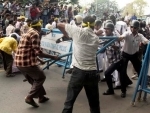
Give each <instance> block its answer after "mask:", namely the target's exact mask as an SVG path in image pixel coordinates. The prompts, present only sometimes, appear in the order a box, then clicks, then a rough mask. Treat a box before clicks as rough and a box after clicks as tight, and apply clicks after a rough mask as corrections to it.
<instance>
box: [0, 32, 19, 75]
mask: <svg viewBox="0 0 150 113" xmlns="http://www.w3.org/2000/svg"><path fill="white" fill-rule="evenodd" d="M16 39H17V36H16V35H12V36H11V37H5V38H0V52H1V55H2V58H3V64H4V70H5V71H6V77H13V76H15V75H14V74H12V65H13V56H12V52H15V51H16V49H17V40H16Z"/></svg>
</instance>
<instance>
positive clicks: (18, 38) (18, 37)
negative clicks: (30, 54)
mask: <svg viewBox="0 0 150 113" xmlns="http://www.w3.org/2000/svg"><path fill="white" fill-rule="evenodd" d="M12 34H15V35H16V36H17V41H20V38H21V36H20V35H18V34H17V33H11V34H10V35H9V37H11V35H12Z"/></svg>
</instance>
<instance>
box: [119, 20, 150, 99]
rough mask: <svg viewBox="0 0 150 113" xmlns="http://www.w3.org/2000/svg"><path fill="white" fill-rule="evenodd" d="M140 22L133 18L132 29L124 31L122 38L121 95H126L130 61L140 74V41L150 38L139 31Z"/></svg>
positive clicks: (143, 41)
mask: <svg viewBox="0 0 150 113" xmlns="http://www.w3.org/2000/svg"><path fill="white" fill-rule="evenodd" d="M139 27H140V23H139V21H137V20H133V21H132V23H131V26H130V29H131V31H127V32H125V33H123V35H122V36H121V37H120V40H122V39H124V40H125V43H124V46H123V52H122V63H123V68H122V70H121V76H120V80H121V87H122V94H121V97H123V98H124V97H126V82H127V81H126V79H125V78H126V77H127V65H128V61H131V63H132V64H133V67H134V69H135V71H136V72H137V73H138V75H139V74H140V70H141V60H140V59H139V58H138V56H139V55H138V51H139V45H140V43H143V44H148V42H149V40H148V39H146V38H145V37H144V36H143V35H142V34H140V33H138V30H139Z"/></svg>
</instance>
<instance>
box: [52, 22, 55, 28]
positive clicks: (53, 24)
mask: <svg viewBox="0 0 150 113" xmlns="http://www.w3.org/2000/svg"><path fill="white" fill-rule="evenodd" d="M52 26H53V29H55V28H56V22H55V21H54V22H53V23H52Z"/></svg>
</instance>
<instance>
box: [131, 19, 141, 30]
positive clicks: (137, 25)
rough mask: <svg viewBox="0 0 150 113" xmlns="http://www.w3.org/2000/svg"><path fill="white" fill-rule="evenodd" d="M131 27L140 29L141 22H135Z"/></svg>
mask: <svg viewBox="0 0 150 113" xmlns="http://www.w3.org/2000/svg"><path fill="white" fill-rule="evenodd" d="M131 26H132V27H136V28H139V27H140V22H139V21H137V20H133V21H132V23H131Z"/></svg>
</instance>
